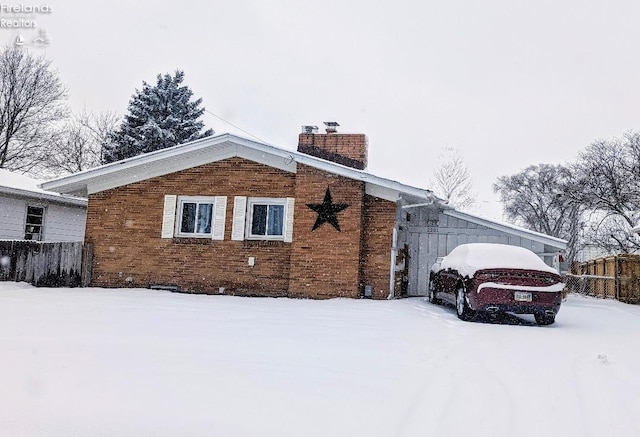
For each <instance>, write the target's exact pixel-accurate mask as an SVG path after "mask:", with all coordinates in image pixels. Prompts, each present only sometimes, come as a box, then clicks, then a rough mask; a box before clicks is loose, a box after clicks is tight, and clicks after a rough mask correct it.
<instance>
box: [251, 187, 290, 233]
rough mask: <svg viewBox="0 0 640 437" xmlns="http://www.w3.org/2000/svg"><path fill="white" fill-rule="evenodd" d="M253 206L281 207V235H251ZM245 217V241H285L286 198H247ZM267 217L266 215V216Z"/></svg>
mask: <svg viewBox="0 0 640 437" xmlns="http://www.w3.org/2000/svg"><path fill="white" fill-rule="evenodd" d="M254 205H267V206H269V205H274V206H282V207H283V214H282V234H281V235H255V234H252V233H251V229H252V228H253V206H254ZM246 211H247V213H246V215H247V217H246V224H245V239H246V240H263V241H264V240H268V241H285V236H286V235H287V217H288V216H287V212H288V211H287V198H286V197H248V198H247V210H246ZM267 217H268V215H267Z"/></svg>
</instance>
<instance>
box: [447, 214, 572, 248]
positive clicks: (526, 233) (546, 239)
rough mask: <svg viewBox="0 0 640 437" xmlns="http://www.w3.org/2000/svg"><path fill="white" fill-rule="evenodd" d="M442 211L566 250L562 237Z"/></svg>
mask: <svg viewBox="0 0 640 437" xmlns="http://www.w3.org/2000/svg"><path fill="white" fill-rule="evenodd" d="M443 213H444V214H445V215H448V216H451V217H455V218H459V219H462V220H467V221H469V222H471V223H475V224H477V225H482V226H486V227H488V228H490V229H496V230H498V231H502V232H506V233H508V234H511V235H517V236H519V237H522V238H528V239H530V240H533V241H537V242H540V243H542V244H545V245H548V246H551V247H554V248H557V249H561V250H566V248H567V240H563V239H562V238H557V237H551V236H549V235H546V234H542V233H540V232H535V231H531V230H529V229H525V228H521V227H520V226H516V225H512V224H511V223H505V222H500V221H496V220H489V219H487V218H484V217H480V216H477V215H474V214H469V213H468V212H462V211H456V210H455V209H445V210H444V212H443Z"/></svg>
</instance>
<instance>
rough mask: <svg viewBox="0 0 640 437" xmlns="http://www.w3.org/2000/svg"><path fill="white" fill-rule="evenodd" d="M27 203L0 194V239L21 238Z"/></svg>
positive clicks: (22, 236)
mask: <svg viewBox="0 0 640 437" xmlns="http://www.w3.org/2000/svg"><path fill="white" fill-rule="evenodd" d="M26 211H27V204H26V202H25V201H24V200H22V199H18V198H15V197H7V196H2V195H0V239H2V240H22V239H23V238H24V220H25V216H26Z"/></svg>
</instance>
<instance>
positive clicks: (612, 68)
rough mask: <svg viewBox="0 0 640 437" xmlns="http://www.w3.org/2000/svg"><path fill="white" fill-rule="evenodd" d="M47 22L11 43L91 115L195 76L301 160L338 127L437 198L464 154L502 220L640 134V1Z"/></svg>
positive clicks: (210, 123) (118, 9)
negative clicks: (311, 128) (590, 151)
mask: <svg viewBox="0 0 640 437" xmlns="http://www.w3.org/2000/svg"><path fill="white" fill-rule="evenodd" d="M5 4H12V5H15V4H20V3H18V2H13V3H5ZM21 4H25V5H30V4H44V3H39V2H36V3H29V2H22V3H21ZM49 5H51V6H52V8H53V11H52V12H51V13H49V14H36V15H34V16H32V17H31V18H33V19H35V21H36V22H37V28H36V30H32V29H18V30H16V29H8V28H0V42H1V43H10V42H11V41H12V40H13V38H14V37H15V35H16V32H17V31H20V32H21V33H22V34H23V36H25V38H27V40H30V39H32V38H34V37H35V36H37V35H38V32H37V29H42V30H44V31H45V32H46V34H47V36H48V37H49V38H50V43H49V45H48V46H46V47H44V48H37V47H32V48H33V49H34V50H35V51H37V52H38V53H43V54H46V56H47V57H49V58H50V59H52V60H53V62H54V66H55V67H56V68H57V69H58V70H59V73H60V75H61V78H62V80H63V81H64V83H65V84H66V85H67V87H68V89H69V98H70V103H71V105H72V107H73V108H74V109H76V110H78V109H82V108H83V107H86V108H87V109H88V110H91V111H102V110H113V111H116V112H117V113H118V114H120V115H122V114H124V113H125V112H126V108H127V103H128V101H129V98H130V97H131V95H132V94H133V92H134V91H135V89H136V88H140V87H141V85H142V81H143V80H145V81H147V82H154V81H155V76H156V75H157V74H158V73H167V72H173V71H174V70H175V69H176V68H180V69H183V70H184V71H185V73H186V81H185V82H186V83H187V85H189V86H190V87H191V88H192V90H193V91H194V94H195V96H196V97H202V98H203V100H204V106H205V107H206V108H207V109H208V110H210V111H212V112H213V113H215V114H217V115H218V116H220V117H222V118H224V119H226V120H228V121H230V122H232V123H233V124H235V125H237V126H240V127H241V128H243V129H244V130H246V131H248V132H250V133H251V134H253V135H255V136H257V137H258V138H260V139H262V140H264V141H266V142H268V143H271V144H274V145H277V146H280V147H284V148H291V149H294V148H295V147H296V144H297V135H298V133H299V132H300V126H301V125H303V124H315V125H319V126H322V122H323V121H328V120H335V121H338V122H339V123H340V124H341V127H340V129H339V131H340V132H345V133H353V132H358V133H359V132H362V133H365V134H367V135H368V137H369V171H371V172H373V173H375V174H378V175H381V176H386V177H390V178H392V179H395V180H399V181H401V182H404V183H408V184H411V185H416V186H421V187H425V188H428V186H427V183H428V180H429V178H430V176H431V173H432V170H433V168H434V165H435V162H434V158H435V157H436V156H437V154H438V153H439V152H440V151H441V148H442V147H445V146H448V147H454V148H458V149H459V150H460V151H461V153H462V156H463V157H464V158H465V160H466V163H467V165H468V166H469V169H470V171H471V174H472V177H473V181H474V190H475V191H476V192H477V193H478V200H479V210H478V212H479V213H480V214H482V215H485V216H488V217H490V218H501V207H500V204H499V203H498V202H497V199H498V198H497V196H496V195H495V194H493V191H492V188H491V185H492V184H493V183H494V182H495V180H496V178H497V177H498V176H501V175H506V174H513V173H515V172H518V171H520V170H521V169H523V168H524V167H526V166H528V165H531V164H538V163H541V162H545V163H565V162H567V161H572V160H573V159H574V158H575V157H576V155H577V153H578V151H579V150H581V149H583V148H584V147H585V146H587V145H588V144H589V143H590V142H591V141H593V140H595V139H597V138H611V137H614V136H620V135H622V134H623V133H624V132H626V131H629V130H632V129H637V128H638V102H639V101H640V81H639V80H638V77H639V75H638V73H639V72H640V57H639V56H637V47H638V42H640V26H638V24H637V17H638V16H640V2H638V1H637V0H607V1H603V0H589V1H587V2H585V1H578V0H566V1H562V2H558V1H550V0H536V1H527V2H521V1H513V0H484V1H471V0H449V1H440V2H421V1H406V0H398V1H394V2H379V1H376V0H368V1H356V0H340V1H335V0H325V1H322V2H320V1H314V2H308V1H301V0H290V1H284V0H277V1H258V0H253V1H252V0H233V1H225V2H222V1H219V0H213V1H207V2H203V1H197V2H196V1H192V0H186V1H182V2H180V3H178V2H166V1H148V0H140V1H138V2H135V3H134V2H131V1H120V0H113V1H101V2H95V1H86V0H84V1H79V0H66V1H61V0H58V1H51V2H49ZM0 18H7V16H6V14H3V16H2V17H0ZM204 121H205V123H206V125H207V127H212V128H213V129H215V130H216V132H217V133H222V132H233V133H238V134H242V133H241V132H239V131H237V130H235V129H233V128H232V127H231V126H229V125H227V124H225V123H223V122H221V121H220V120H219V119H217V118H215V117H214V116H212V115H210V114H206V115H205V116H204ZM242 135H244V136H246V134H242Z"/></svg>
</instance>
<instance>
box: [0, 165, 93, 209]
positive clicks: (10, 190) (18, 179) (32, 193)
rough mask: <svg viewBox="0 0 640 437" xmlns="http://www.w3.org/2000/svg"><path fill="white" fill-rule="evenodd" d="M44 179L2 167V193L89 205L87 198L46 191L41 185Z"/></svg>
mask: <svg viewBox="0 0 640 437" xmlns="http://www.w3.org/2000/svg"><path fill="white" fill-rule="evenodd" d="M41 182H42V181H39V180H37V179H33V178H30V177H29V176H26V175H23V174H18V173H13V172H10V171H9V170H6V169H2V168H0V193H3V194H9V195H12V196H17V197H28V198H32V199H42V200H49V201H53V202H58V203H64V204H70V205H77V206H87V199H83V198H78V197H75V196H68V195H64V194H58V193H56V192H52V191H46V190H43V189H42V188H40V187H39V184H41Z"/></svg>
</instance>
